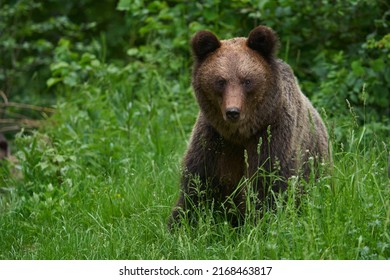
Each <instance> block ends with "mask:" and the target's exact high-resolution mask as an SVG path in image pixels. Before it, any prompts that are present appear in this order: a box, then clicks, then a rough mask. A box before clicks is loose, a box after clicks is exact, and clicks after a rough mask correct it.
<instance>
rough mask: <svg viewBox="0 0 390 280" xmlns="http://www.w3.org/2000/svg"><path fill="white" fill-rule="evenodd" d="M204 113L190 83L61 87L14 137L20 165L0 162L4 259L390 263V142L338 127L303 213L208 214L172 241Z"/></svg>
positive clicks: (284, 207)
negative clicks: (236, 217) (37, 119)
mask: <svg viewBox="0 0 390 280" xmlns="http://www.w3.org/2000/svg"><path fill="white" fill-rule="evenodd" d="M197 110H198V109H197V106H196V103H195V101H194V99H193V97H192V96H191V90H190V88H189V78H188V76H185V77H182V78H180V79H179V81H176V80H175V81H167V80H165V79H164V78H163V77H162V76H161V75H159V74H158V73H153V72H150V73H146V74H145V76H144V78H143V80H141V81H139V83H134V81H131V80H128V81H126V80H124V81H121V82H115V81H112V80H110V77H109V76H108V77H106V78H104V79H103V80H98V79H97V80H90V81H89V83H87V84H84V85H80V86H78V87H77V88H73V89H65V92H64V93H63V97H61V98H60V100H59V102H58V106H57V113H56V115H55V116H53V117H52V118H50V119H48V120H47V122H46V125H45V127H43V128H42V129H41V130H40V131H39V132H36V133H34V134H30V135H28V134H23V133H21V134H20V135H19V136H18V137H17V138H16V140H15V144H14V152H15V154H16V156H17V158H18V159H19V163H17V164H16V166H12V164H6V163H3V164H2V165H1V172H0V174H1V193H0V236H1V238H0V259H389V258H390V182H389V179H388V177H387V172H386V171H387V155H388V154H389V150H388V149H389V146H388V145H389V138H388V137H387V136H383V135H382V136H381V135H375V134H370V135H368V134H367V132H366V131H365V129H364V128H358V127H356V126H354V124H353V123H348V122H345V121H342V122H340V121H338V120H334V121H331V120H328V121H329V122H330V123H331V122H333V125H329V127H337V128H338V131H340V130H341V131H342V133H343V134H342V135H343V137H342V138H338V137H336V136H333V133H332V131H334V129H331V135H332V137H331V145H332V147H333V165H334V166H333V171H332V173H331V174H324V175H323V176H321V177H320V179H319V180H318V181H314V180H313V181H310V182H308V183H307V184H306V185H305V190H306V194H305V195H304V196H303V197H302V198H301V203H300V205H299V206H297V205H296V204H295V203H294V202H293V200H292V199H288V200H287V202H286V203H279V204H277V207H276V210H275V211H272V212H266V213H265V214H264V217H263V218H262V219H261V220H259V221H257V222H256V223H254V222H251V221H248V222H247V223H246V224H245V225H243V226H242V227H239V228H232V227H231V226H230V225H229V223H227V222H226V220H224V219H223V217H221V216H218V215H214V214H215V213H213V209H204V210H203V211H200V212H199V222H198V223H197V224H196V225H192V226H190V225H186V224H184V225H183V226H182V227H180V228H179V229H178V230H176V231H174V232H172V233H170V232H169V231H168V230H167V226H166V224H167V220H168V217H169V215H170V212H171V208H172V206H173V205H174V203H175V200H176V198H177V196H178V191H179V178H180V162H181V157H182V155H183V153H184V151H185V148H186V146H187V140H188V137H189V134H190V132H191V128H192V125H193V123H194V121H195V118H196V114H197ZM351 118H352V116H351ZM340 128H341V129H340ZM340 139H342V140H340ZM290 183H291V185H292V186H293V185H294V184H297V183H298V182H295V181H294V180H292V181H291V182H290ZM288 195H291V196H292V195H293V193H291V192H290V193H289V194H288Z"/></svg>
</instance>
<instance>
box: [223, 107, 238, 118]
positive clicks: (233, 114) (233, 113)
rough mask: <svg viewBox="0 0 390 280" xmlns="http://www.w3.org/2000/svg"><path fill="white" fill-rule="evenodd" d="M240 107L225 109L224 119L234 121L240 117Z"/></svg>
mask: <svg viewBox="0 0 390 280" xmlns="http://www.w3.org/2000/svg"><path fill="white" fill-rule="evenodd" d="M240 113H241V112H240V109H239V108H237V107H232V108H227V109H226V111H225V115H226V119H227V120H229V121H233V122H236V121H238V120H239V119H240Z"/></svg>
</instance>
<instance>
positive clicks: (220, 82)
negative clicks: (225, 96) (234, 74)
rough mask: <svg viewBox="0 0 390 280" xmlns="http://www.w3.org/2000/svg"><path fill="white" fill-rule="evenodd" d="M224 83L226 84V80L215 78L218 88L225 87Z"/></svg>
mask: <svg viewBox="0 0 390 280" xmlns="http://www.w3.org/2000/svg"><path fill="white" fill-rule="evenodd" d="M225 85H226V80H225V79H219V80H217V86H218V88H220V89H222V88H224V87H225Z"/></svg>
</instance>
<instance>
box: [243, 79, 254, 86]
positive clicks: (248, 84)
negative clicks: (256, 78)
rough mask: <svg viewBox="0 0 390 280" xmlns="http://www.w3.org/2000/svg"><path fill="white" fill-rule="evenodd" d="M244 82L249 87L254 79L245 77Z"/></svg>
mask: <svg viewBox="0 0 390 280" xmlns="http://www.w3.org/2000/svg"><path fill="white" fill-rule="evenodd" d="M243 84H244V86H246V87H249V86H250V85H251V84H252V81H251V80H249V79H245V80H244V82H243Z"/></svg>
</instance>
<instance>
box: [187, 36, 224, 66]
mask: <svg viewBox="0 0 390 280" xmlns="http://www.w3.org/2000/svg"><path fill="white" fill-rule="evenodd" d="M191 45H192V51H193V53H194V55H195V58H196V59H197V60H198V61H201V60H203V59H205V58H206V56H207V55H208V54H209V53H211V52H213V51H215V50H216V49H218V48H219V47H220V46H221V42H220V41H219V40H218V38H217V37H216V36H215V35H214V34H213V33H211V32H210V31H199V32H197V33H196V34H195V36H194V37H193V38H192V40H191Z"/></svg>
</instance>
